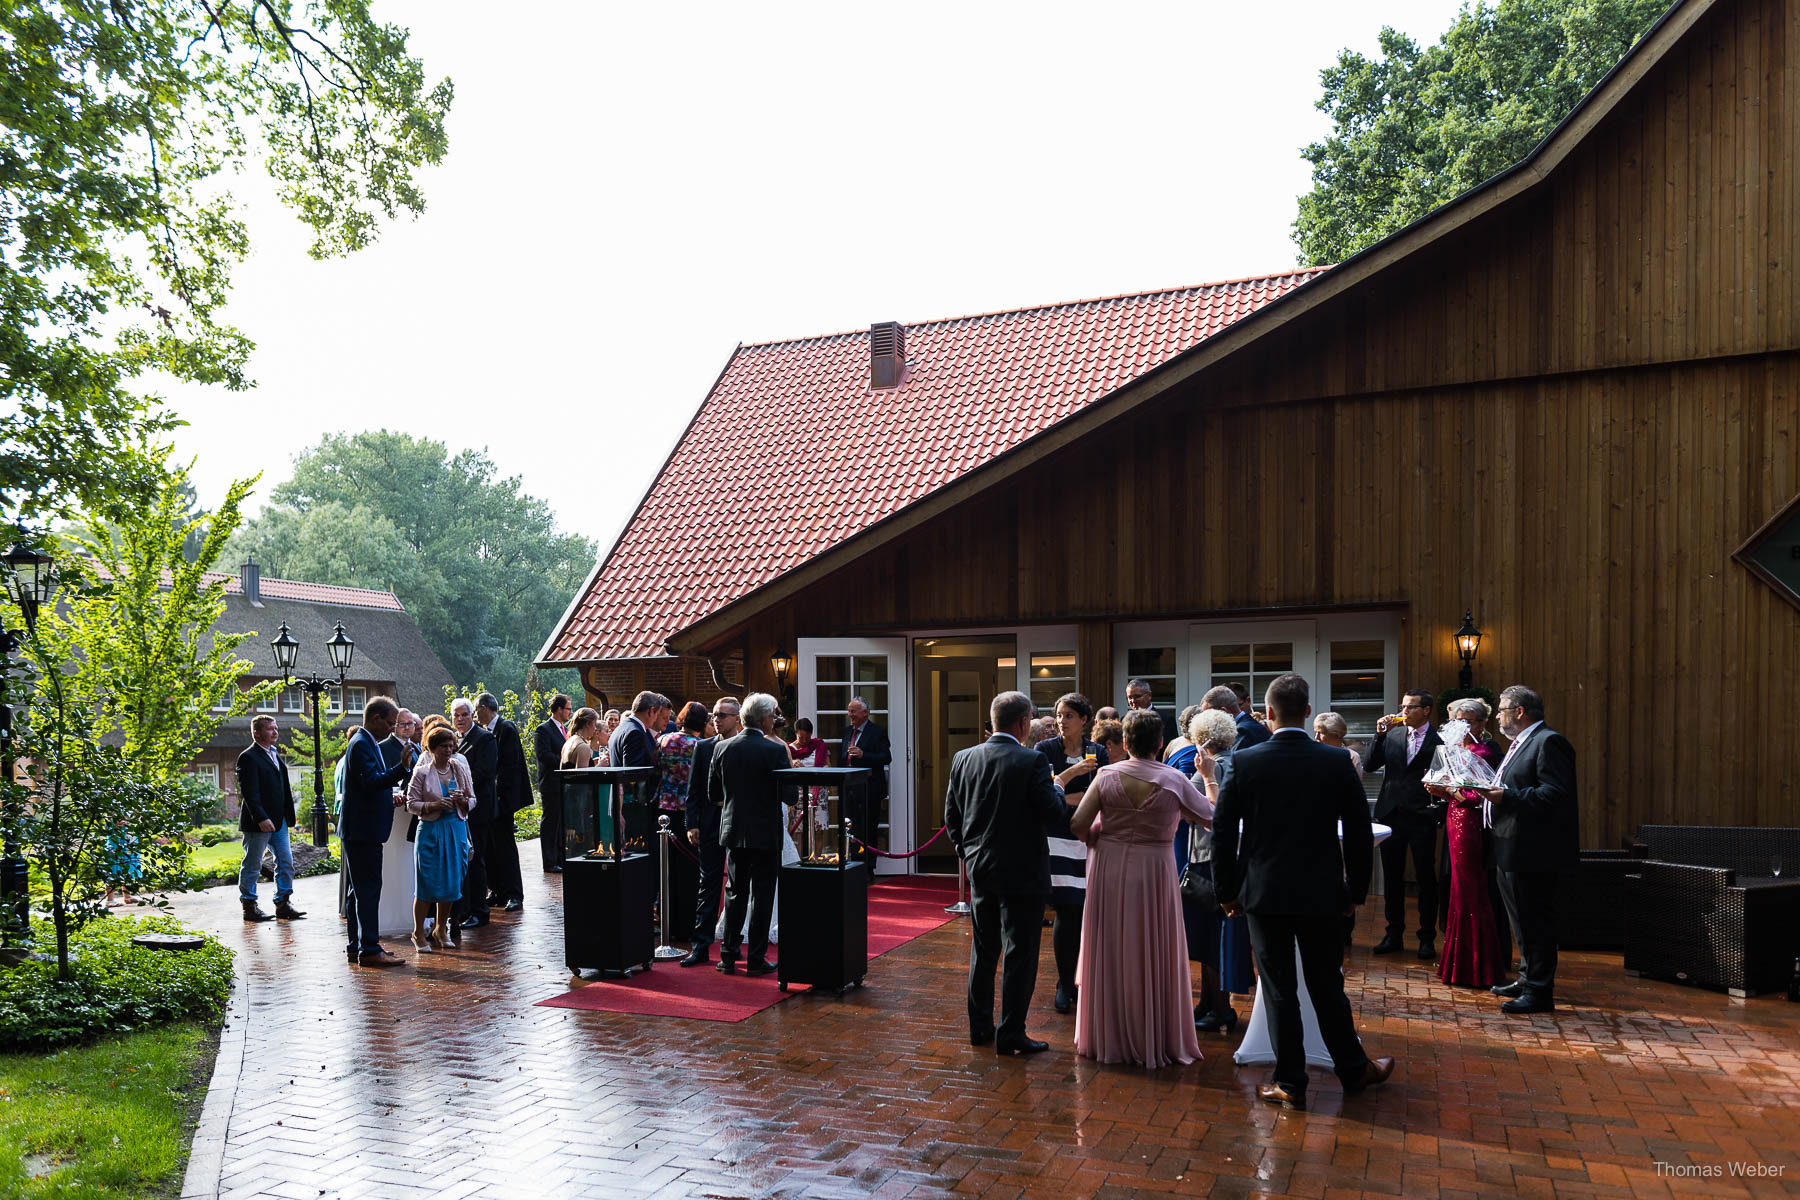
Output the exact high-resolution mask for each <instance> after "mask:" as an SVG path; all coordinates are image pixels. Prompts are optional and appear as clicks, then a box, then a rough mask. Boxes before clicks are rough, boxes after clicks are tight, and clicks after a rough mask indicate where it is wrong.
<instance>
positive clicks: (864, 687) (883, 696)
mask: <svg viewBox="0 0 1800 1200" xmlns="http://www.w3.org/2000/svg"><path fill="white" fill-rule="evenodd" d="M856 694H857V695H858V696H861V697H862V701H863V703H864V704H866V705H868V706H869V712H870V713H871V714H873V715H874V716H875V717H876V718H878V719H879V718H881V717H882V715H883V714H885V713H886V712H887V706H888V690H887V684H885V683H872V684H871V683H865V684H860V685H858V686H857V688H856ZM846 703H848V701H846Z"/></svg>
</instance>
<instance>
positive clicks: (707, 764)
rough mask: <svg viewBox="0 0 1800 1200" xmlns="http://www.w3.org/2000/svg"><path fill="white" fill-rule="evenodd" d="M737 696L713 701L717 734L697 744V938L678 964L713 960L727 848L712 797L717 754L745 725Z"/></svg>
mask: <svg viewBox="0 0 1800 1200" xmlns="http://www.w3.org/2000/svg"><path fill="white" fill-rule="evenodd" d="M738 711H739V705H738V701H737V697H736V696H721V697H720V698H719V699H718V700H717V701H715V702H714V703H713V707H712V719H713V736H711V737H709V738H705V739H703V740H702V741H701V742H700V743H699V744H698V745H697V746H695V747H694V768H693V770H692V771H691V772H690V773H689V774H688V795H687V839H688V844H689V845H691V846H692V847H694V852H695V853H696V854H698V855H699V856H700V872H699V874H700V878H699V888H698V890H697V891H696V893H695V897H694V940H693V944H692V946H691V948H690V949H689V950H688V952H687V956H686V957H685V958H683V959H681V961H680V963H679V964H678V965H680V966H683V967H702V966H705V965H706V964H707V962H709V961H710V960H711V957H712V956H711V953H710V951H711V949H712V942H713V927H714V925H716V924H717V922H718V919H719V895H720V892H721V890H722V888H723V886H724V881H725V847H724V846H722V845H720V843H719V806H718V804H717V803H716V802H715V801H714V800H713V798H712V786H711V785H712V763H713V754H714V753H715V752H716V751H717V749H718V747H719V745H720V744H721V743H723V742H727V741H730V740H731V739H732V738H734V737H736V736H737V735H738V731H739V730H741V729H742V728H743V727H744V724H743V721H742V719H741V718H740V717H739V716H738Z"/></svg>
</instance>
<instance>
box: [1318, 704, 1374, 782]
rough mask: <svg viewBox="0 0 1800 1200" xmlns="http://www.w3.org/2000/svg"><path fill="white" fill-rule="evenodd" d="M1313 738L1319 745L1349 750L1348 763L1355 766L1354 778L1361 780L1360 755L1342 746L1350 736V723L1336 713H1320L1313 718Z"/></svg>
mask: <svg viewBox="0 0 1800 1200" xmlns="http://www.w3.org/2000/svg"><path fill="white" fill-rule="evenodd" d="M1313 736H1314V737H1315V738H1317V739H1319V742H1320V744H1321V745H1325V746H1336V747H1337V748H1338V749H1339V750H1349V751H1350V761H1351V762H1352V763H1354V764H1355V765H1356V777H1357V778H1358V779H1361V778H1362V755H1360V754H1358V753H1357V752H1356V751H1355V750H1351V749H1350V747H1349V746H1346V745H1344V739H1345V738H1347V737H1349V736H1350V722H1348V721H1346V720H1344V718H1343V717H1342V716H1340V715H1338V714H1337V713H1334V712H1322V713H1320V714H1319V715H1318V716H1316V717H1314V718H1313Z"/></svg>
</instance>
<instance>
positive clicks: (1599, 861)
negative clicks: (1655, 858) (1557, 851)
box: [1556, 845, 1645, 950]
mask: <svg viewBox="0 0 1800 1200" xmlns="http://www.w3.org/2000/svg"><path fill="white" fill-rule="evenodd" d="M1644 854H1645V849H1644V847H1643V846H1642V845H1630V846H1627V847H1625V848H1624V849H1622V850H1583V851H1582V852H1581V858H1580V860H1579V861H1578V862H1577V863H1576V864H1575V866H1574V868H1573V869H1572V870H1568V871H1564V872H1563V876H1562V880H1561V882H1560V883H1559V884H1558V886H1557V893H1556V944H1557V945H1558V946H1561V947H1562V948H1563V949H1565V950H1623V949H1624V948H1625V877H1626V876H1627V875H1630V874H1632V873H1633V872H1635V871H1636V870H1637V869H1638V867H1639V866H1641V865H1642V864H1643V861H1644Z"/></svg>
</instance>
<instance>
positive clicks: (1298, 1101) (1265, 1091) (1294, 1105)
mask: <svg viewBox="0 0 1800 1200" xmlns="http://www.w3.org/2000/svg"><path fill="white" fill-rule="evenodd" d="M1256 1098H1257V1099H1258V1100H1266V1101H1268V1102H1269V1103H1270V1104H1274V1105H1277V1106H1278V1107H1281V1108H1291V1109H1293V1110H1295V1111H1296V1112H1305V1111H1306V1097H1305V1095H1299V1096H1296V1095H1292V1094H1291V1093H1289V1091H1288V1090H1287V1089H1286V1088H1284V1087H1282V1086H1281V1085H1280V1084H1279V1083H1259V1084H1257V1085H1256Z"/></svg>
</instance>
